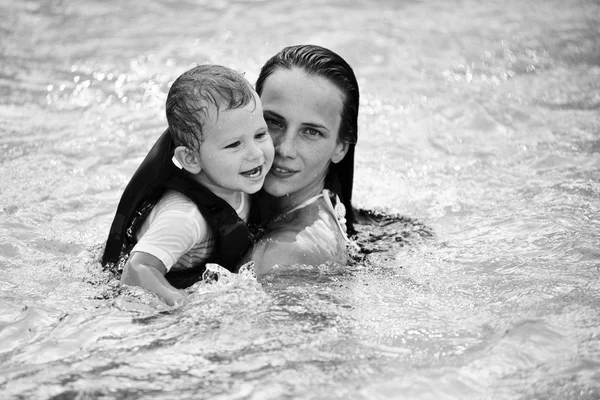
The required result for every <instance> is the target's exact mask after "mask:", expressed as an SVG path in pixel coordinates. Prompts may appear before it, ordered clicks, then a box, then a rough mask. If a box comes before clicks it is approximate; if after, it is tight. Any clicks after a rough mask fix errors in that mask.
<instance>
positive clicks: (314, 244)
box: [245, 221, 347, 275]
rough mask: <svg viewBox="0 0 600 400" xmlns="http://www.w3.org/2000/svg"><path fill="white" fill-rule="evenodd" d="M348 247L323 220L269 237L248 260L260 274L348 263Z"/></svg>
mask: <svg viewBox="0 0 600 400" xmlns="http://www.w3.org/2000/svg"><path fill="white" fill-rule="evenodd" d="M346 256H347V252H346V246H345V243H344V242H343V240H342V238H339V237H337V235H336V234H335V232H333V231H332V230H331V229H330V228H329V227H327V226H326V225H325V224H324V222H323V221H317V222H316V223H315V224H313V225H312V226H309V227H305V228H304V229H302V230H301V231H300V232H297V231H295V230H294V229H292V228H289V229H280V230H278V231H276V232H270V233H268V234H266V235H265V236H264V237H263V238H262V239H261V240H259V241H258V243H256V244H255V246H254V248H253V249H252V252H251V254H250V256H249V257H247V259H246V260H245V261H254V262H255V264H254V270H255V272H256V274H257V275H262V274H264V273H266V272H268V271H269V270H270V269H271V268H273V266H275V265H280V266H286V265H294V264H307V265H321V264H323V263H326V262H329V261H333V262H339V263H345V262H346V261H347V260H346Z"/></svg>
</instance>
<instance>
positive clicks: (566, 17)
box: [0, 0, 600, 400]
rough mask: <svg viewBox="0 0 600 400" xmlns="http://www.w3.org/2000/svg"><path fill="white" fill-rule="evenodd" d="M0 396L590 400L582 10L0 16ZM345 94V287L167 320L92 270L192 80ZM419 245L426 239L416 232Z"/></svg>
mask: <svg viewBox="0 0 600 400" xmlns="http://www.w3.org/2000/svg"><path fill="white" fill-rule="evenodd" d="M0 15H2V18H0V163H1V168H0V270H1V271H2V274H1V277H0V398H2V399H87V398H101V399H134V398H144V399H173V398H178V399H201V398H210V399H296V398H298V399H369V400H370V399H561V400H562V399H599V398H600V384H599V383H598V382H600V215H599V212H600V3H598V2H597V1H595V0H560V1H559V0H544V1H542V0H531V1H527V2H523V1H520V0H505V1H492V0H490V1H476V0H461V1H442V0H426V1H409V0H403V1H392V0H369V1H367V0H352V1H341V0H308V1H303V2H302V3H301V4H300V3H299V2H297V1H293V0H278V1H275V0H245V1H243V0H237V1H234V0H213V1H205V0H187V1H172V0H150V1H130V2H120V1H115V0H112V1H103V2H95V1H92V0H80V1H68V0H54V1H9V0H0ZM298 43H312V44H319V45H323V46H326V47H329V48H331V49H333V50H334V51H336V52H338V53H339V54H340V55H342V56H343V57H344V58H346V59H347V60H348V61H349V63H350V64H351V65H352V66H353V68H354V70H355V72H356V75H357V77H358V79H359V83H360V85H361V112H360V121H359V122H360V126H359V143H358V147H357V155H356V158H357V166H356V170H355V193H354V200H355V203H356V205H357V206H358V207H361V208H367V209H376V210H382V211H385V212H387V213H390V214H397V215H401V216H405V217H407V218H406V219H404V220H401V221H398V222H395V223H391V224H389V225H386V224H385V223H381V224H379V225H370V224H367V225H362V226H361V227H360V230H361V232H360V236H359V241H360V242H361V243H362V244H363V246H364V247H365V248H368V249H369V252H370V254H362V255H361V258H360V259H359V260H358V262H354V263H352V264H351V265H348V266H336V265H322V266H308V265H306V266H297V267H295V268H292V269H289V268H288V269H279V270H277V271H276V272H275V273H273V274H271V275H268V276H266V277H264V278H261V279H259V280H258V281H257V280H256V279H255V278H254V277H252V276H251V275H249V274H240V275H228V274H223V275H222V276H221V278H220V279H219V281H218V282H216V283H212V284H198V285H196V286H195V287H194V288H192V289H191V290H190V296H189V301H188V302H187V303H186V304H185V305H184V306H182V307H180V308H177V309H170V308H169V307H167V306H165V305H164V304H162V303H161V302H160V301H158V300H156V299H155V298H153V297H152V296H150V295H148V294H147V293H145V292H144V291H142V290H139V289H135V288H123V287H120V285H119V284H118V282H116V281H115V280H114V279H111V277H110V276H109V275H107V274H106V273H104V272H103V271H102V269H101V268H100V266H99V264H98V262H97V259H98V256H99V252H100V248H101V246H102V243H103V241H104V240H105V238H106V235H107V232H108V228H109V225H110V223H111V221H112V217H113V215H114V212H115V209H116V205H117V202H118V199H119V196H120V194H121V191H122V190H123V188H124V186H125V184H126V183H127V181H128V179H129V178H130V177H131V175H132V174H133V172H134V171H135V169H136V168H137V166H138V165H139V163H140V162H141V160H142V159H143V157H144V155H145V153H146V152H147V151H148V149H149V148H150V146H151V145H152V144H153V142H154V141H155V140H156V138H157V137H158V136H159V135H160V133H161V132H162V131H163V129H164V128H165V126H166V119H165V117H164V101H165V97H166V93H167V91H168V87H169V84H170V83H171V82H172V81H173V80H174V79H175V78H176V77H177V76H178V75H179V74H181V73H182V72H183V71H185V70H187V69H189V68H190V67H191V66H192V65H193V64H200V63H205V62H211V63H219V64H224V65H227V66H229V67H232V68H235V69H237V70H239V71H241V72H245V74H246V76H247V77H248V78H249V79H250V81H254V80H255V79H256V76H257V75H258V71H259V69H260V66H261V65H262V63H264V62H265V61H266V60H267V59H268V58H269V57H270V56H271V55H273V54H274V53H276V52H277V51H278V50H280V49H281V48H282V47H284V46H286V45H291V44H298ZM430 232H431V233H432V235H431V236H430V235H429V233H430Z"/></svg>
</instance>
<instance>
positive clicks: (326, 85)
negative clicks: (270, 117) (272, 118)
mask: <svg viewBox="0 0 600 400" xmlns="http://www.w3.org/2000/svg"><path fill="white" fill-rule="evenodd" d="M260 98H261V101H262V104H263V108H264V110H265V111H272V112H275V113H277V114H285V115H282V116H283V117H285V118H299V119H305V118H309V119H318V120H321V121H301V122H302V123H315V122H321V123H323V122H325V121H327V122H328V124H329V125H331V124H332V122H334V123H337V124H338V126H339V121H340V119H341V114H342V107H343V103H342V93H341V91H340V89H338V87H337V86H335V85H334V84H333V83H331V82H330V81H329V80H327V79H325V78H323V77H320V76H315V75H309V74H307V73H306V72H305V71H304V70H302V69H299V68H293V69H278V70H276V71H275V72H274V73H273V74H271V75H270V76H269V77H268V78H267V79H266V80H265V84H264V86H263V91H262V94H261V96H260ZM323 120H325V121H323Z"/></svg>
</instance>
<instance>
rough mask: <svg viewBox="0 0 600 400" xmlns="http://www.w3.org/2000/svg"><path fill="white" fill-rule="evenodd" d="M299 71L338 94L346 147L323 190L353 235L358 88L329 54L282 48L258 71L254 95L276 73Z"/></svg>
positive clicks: (309, 48) (314, 49) (346, 67)
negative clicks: (341, 209) (340, 206)
mask: <svg viewBox="0 0 600 400" xmlns="http://www.w3.org/2000/svg"><path fill="white" fill-rule="evenodd" d="M282 68H283V69H288V70H289V69H292V68H301V69H303V70H304V71H305V72H306V73H307V74H309V75H313V76H320V77H322V78H324V79H327V80H328V81H329V82H331V83H332V84H333V85H335V86H336V87H337V88H338V89H339V90H340V91H341V93H342V95H343V99H342V115H341V116H340V117H341V121H340V129H339V132H338V134H339V140H340V141H342V142H345V143H348V152H347V153H346V156H345V157H344V158H343V160H342V161H340V162H339V163H337V164H331V165H330V166H329V171H328V172H327V176H326V178H325V187H326V188H327V189H331V190H333V191H334V192H335V193H336V194H338V195H339V196H340V198H341V200H342V202H343V203H344V206H345V207H346V227H347V229H348V233H349V234H352V233H354V211H353V207H352V185H353V179H354V149H355V146H356V142H357V141H358V108H359V87H358V82H357V80H356V76H355V75H354V71H353V70H352V68H351V67H350V65H349V64H348V63H347V62H346V60H344V59H343V58H342V57H340V56H339V55H338V54H336V53H334V52H333V51H331V50H329V49H326V48H324V47H321V46H315V45H297V46H289V47H285V48H284V49H283V50H281V51H280V52H279V53H277V54H275V55H274V56H273V57H271V58H270V59H269V60H268V61H267V62H266V63H265V65H263V67H262V69H261V70H260V74H259V76H258V79H257V81H256V92H257V93H258V94H259V95H261V94H262V91H263V87H264V85H265V82H266V80H267V79H268V78H269V76H271V75H272V74H273V73H274V72H275V71H277V70H278V69H282Z"/></svg>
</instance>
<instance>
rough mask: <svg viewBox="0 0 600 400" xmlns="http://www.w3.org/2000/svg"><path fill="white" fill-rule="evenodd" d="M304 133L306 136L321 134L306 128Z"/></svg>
mask: <svg viewBox="0 0 600 400" xmlns="http://www.w3.org/2000/svg"><path fill="white" fill-rule="evenodd" d="M305 132H306V134H307V135H308V136H320V135H321V132H319V131H318V130H316V129H312V128H308V129H307V130H306V131H305Z"/></svg>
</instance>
